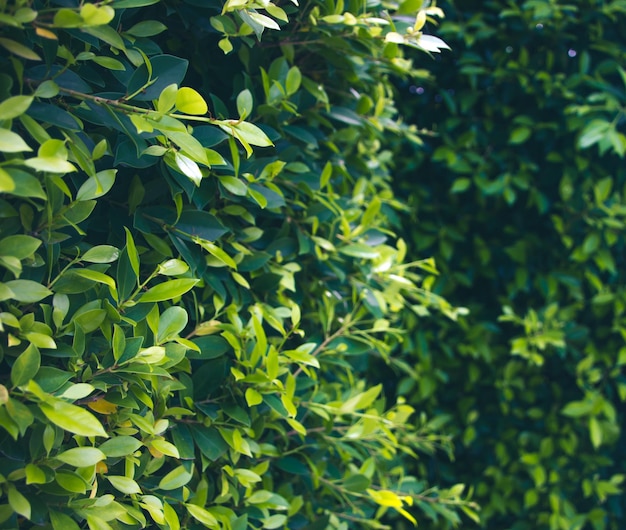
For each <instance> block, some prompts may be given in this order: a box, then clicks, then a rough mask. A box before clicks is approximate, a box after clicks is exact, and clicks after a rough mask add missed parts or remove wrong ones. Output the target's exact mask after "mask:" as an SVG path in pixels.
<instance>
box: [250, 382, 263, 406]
mask: <svg viewBox="0 0 626 530" xmlns="http://www.w3.org/2000/svg"><path fill="white" fill-rule="evenodd" d="M246 402H247V403H248V406H249V407H254V406H255V405H259V404H261V403H263V396H262V395H261V394H260V393H259V392H258V391H256V390H255V389H254V388H251V387H249V388H247V389H246Z"/></svg>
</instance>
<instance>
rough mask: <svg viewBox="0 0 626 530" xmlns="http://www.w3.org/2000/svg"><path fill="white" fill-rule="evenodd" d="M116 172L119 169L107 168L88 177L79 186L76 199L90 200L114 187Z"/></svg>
mask: <svg viewBox="0 0 626 530" xmlns="http://www.w3.org/2000/svg"><path fill="white" fill-rule="evenodd" d="M116 174H117V169H105V170H104V171H99V172H98V173H96V174H95V176H93V177H90V178H88V179H87V180H86V181H85V182H84V183H83V185H82V186H81V187H80V188H79V190H78V193H77V194H76V200H77V201H89V200H91V199H97V198H98V197H102V196H103V195H104V194H106V193H108V191H109V190H110V189H111V188H112V187H113V184H114V183H115V175H116Z"/></svg>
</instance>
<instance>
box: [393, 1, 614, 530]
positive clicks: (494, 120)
mask: <svg viewBox="0 0 626 530" xmlns="http://www.w3.org/2000/svg"><path fill="white" fill-rule="evenodd" d="M442 7H443V9H444V10H445V11H446V14H447V18H446V21H444V23H443V24H442V26H441V28H440V29H439V30H438V34H439V35H441V36H442V37H443V38H444V39H445V40H446V42H448V43H449V44H450V46H451V48H452V50H453V51H452V53H449V54H445V55H442V58H441V60H440V61H438V62H437V63H436V64H435V65H434V66H433V68H432V69H431V70H432V74H433V75H432V77H431V79H430V80H424V81H421V82H405V83H404V84H400V85H399V90H401V93H402V94H403V96H402V97H401V98H400V100H401V101H402V105H401V106H400V110H401V114H402V115H404V116H411V117H412V118H411V122H412V123H413V124H415V125H417V126H418V127H420V128H426V129H430V130H432V131H434V135H433V136H430V137H427V138H425V145H424V149H421V150H418V151H415V150H412V151H410V152H408V151H407V150H406V149H405V150H404V151H403V154H402V156H401V157H400V156H399V157H398V163H397V167H398V170H399V171H402V172H403V177H402V179H401V181H400V182H399V183H398V184H397V186H396V188H395V189H396V193H398V194H407V195H410V201H409V202H410V204H411V205H412V211H413V212H414V215H413V218H412V222H411V224H410V225H407V227H406V229H405V231H406V234H407V236H406V237H407V241H410V243H409V246H410V247H411V248H412V249H414V254H413V255H415V256H419V255H433V256H434V257H435V260H436V262H437V265H438V267H439V268H440V270H441V272H442V273H441V276H440V279H439V280H438V281H437V283H436V285H435V287H434V291H435V292H436V293H438V294H440V295H443V296H445V297H446V298H447V299H448V300H449V301H450V303H453V304H458V305H463V306H467V307H468V309H469V315H468V316H466V317H465V316H464V317H462V318H461V319H460V322H459V324H455V323H451V322H447V321H445V319H439V318H438V317H437V316H436V315H433V316H431V317H429V318H428V319H426V320H425V321H422V320H420V319H417V318H412V320H411V322H409V323H407V324H405V326H406V327H408V328H410V327H411V326H412V327H413V328H415V332H414V333H412V334H411V339H410V340H407V341H405V342H404V344H403V346H402V348H403V350H404V352H405V357H404V359H405V361H406V362H407V364H408V365H409V366H410V368H411V369H412V370H413V371H414V372H416V373H417V374H418V377H417V378H416V377H406V378H405V380H404V381H402V382H401V383H400V386H399V388H398V391H397V392H394V395H401V396H405V397H406V399H407V402H408V403H409V404H411V405H412V406H414V407H416V408H417V409H421V410H424V411H425V412H426V413H427V414H429V415H434V416H440V417H442V418H444V417H446V416H447V417H448V423H447V425H446V427H445V430H444V432H447V433H449V434H451V435H453V436H454V437H455V439H456V440H457V443H456V446H457V448H456V449H457V450H456V457H457V459H456V462H454V463H453V464H449V463H447V462H446V461H445V460H441V461H440V462H439V463H438V464H437V465H436V466H431V467H430V469H427V468H425V467H423V468H421V471H420V472H422V471H430V474H431V477H432V478H433V479H434V480H437V481H440V482H443V483H446V482H449V483H456V482H465V483H467V484H470V485H472V486H473V487H474V489H475V499H476V501H477V502H478V503H479V504H480V505H481V506H482V511H481V521H482V522H481V525H480V526H481V528H488V529H494V530H496V529H497V530H501V529H511V530H523V529H537V528H546V529H551V530H565V529H568V530H572V529H593V530H603V529H607V530H608V529H617V528H623V527H624V525H625V524H626V522H625V517H626V514H625V513H624V490H623V482H624V477H625V474H624V473H625V468H624V461H625V457H626V454H625V452H624V447H625V445H624V434H623V429H622V425H623V423H624V420H625V417H624V411H625V409H624V401H625V400H626V375H625V372H624V365H625V364H626V348H625V345H624V338H625V337H626V327H625V321H624V308H625V305H624V303H625V300H626V291H625V290H624V265H625V261H624V256H625V254H624V252H625V250H626V248H625V244H624V227H625V226H626V225H625V222H626V218H625V215H626V209H625V206H624V200H625V197H626V187H625V186H626V166H624V153H625V152H626V136H625V134H626V128H625V124H626V122H625V119H624V118H625V114H624V109H625V108H626V107H625V104H626V98H625V96H624V94H625V87H626V72H625V71H624V59H625V58H626V48H625V47H624V43H623V38H622V36H623V35H624V31H625V30H626V27H625V20H626V19H625V17H624V13H625V10H626V6H625V5H624V2H620V1H608V2H600V1H595V0H585V1H582V0H581V1H570V2H553V1H550V2H549V1H524V2H516V3H514V2H504V1H502V2H500V1H492V2H486V3H482V2H481V3H477V2H448V3H445V4H442ZM395 373H399V372H398V371H396V372H395ZM412 469H417V468H412Z"/></svg>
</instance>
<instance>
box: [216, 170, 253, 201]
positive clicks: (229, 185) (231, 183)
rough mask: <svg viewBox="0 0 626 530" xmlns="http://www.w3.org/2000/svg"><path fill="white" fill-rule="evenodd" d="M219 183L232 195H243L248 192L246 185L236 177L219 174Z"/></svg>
mask: <svg viewBox="0 0 626 530" xmlns="http://www.w3.org/2000/svg"><path fill="white" fill-rule="evenodd" d="M219 179H220V183H221V184H222V186H224V187H225V188H226V189H227V190H228V191H230V192H231V193H232V194H233V195H238V196H239V197H245V196H246V195H247V193H248V186H246V185H245V184H244V183H243V182H242V181H241V180H239V179H238V178H236V177H229V176H221V175H220V176H219Z"/></svg>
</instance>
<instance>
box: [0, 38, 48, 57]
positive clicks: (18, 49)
mask: <svg viewBox="0 0 626 530" xmlns="http://www.w3.org/2000/svg"><path fill="white" fill-rule="evenodd" d="M0 46H2V47H3V48H6V49H7V50H9V51H10V52H11V53H12V54H14V55H17V56H18V57H22V58H23V59H28V60H30V61H41V57H39V55H37V54H36V53H35V52H34V51H33V50H31V49H30V48H28V47H27V46H24V45H23V44H20V43H19V42H15V41H14V40H12V39H7V38H5V37H0Z"/></svg>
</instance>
